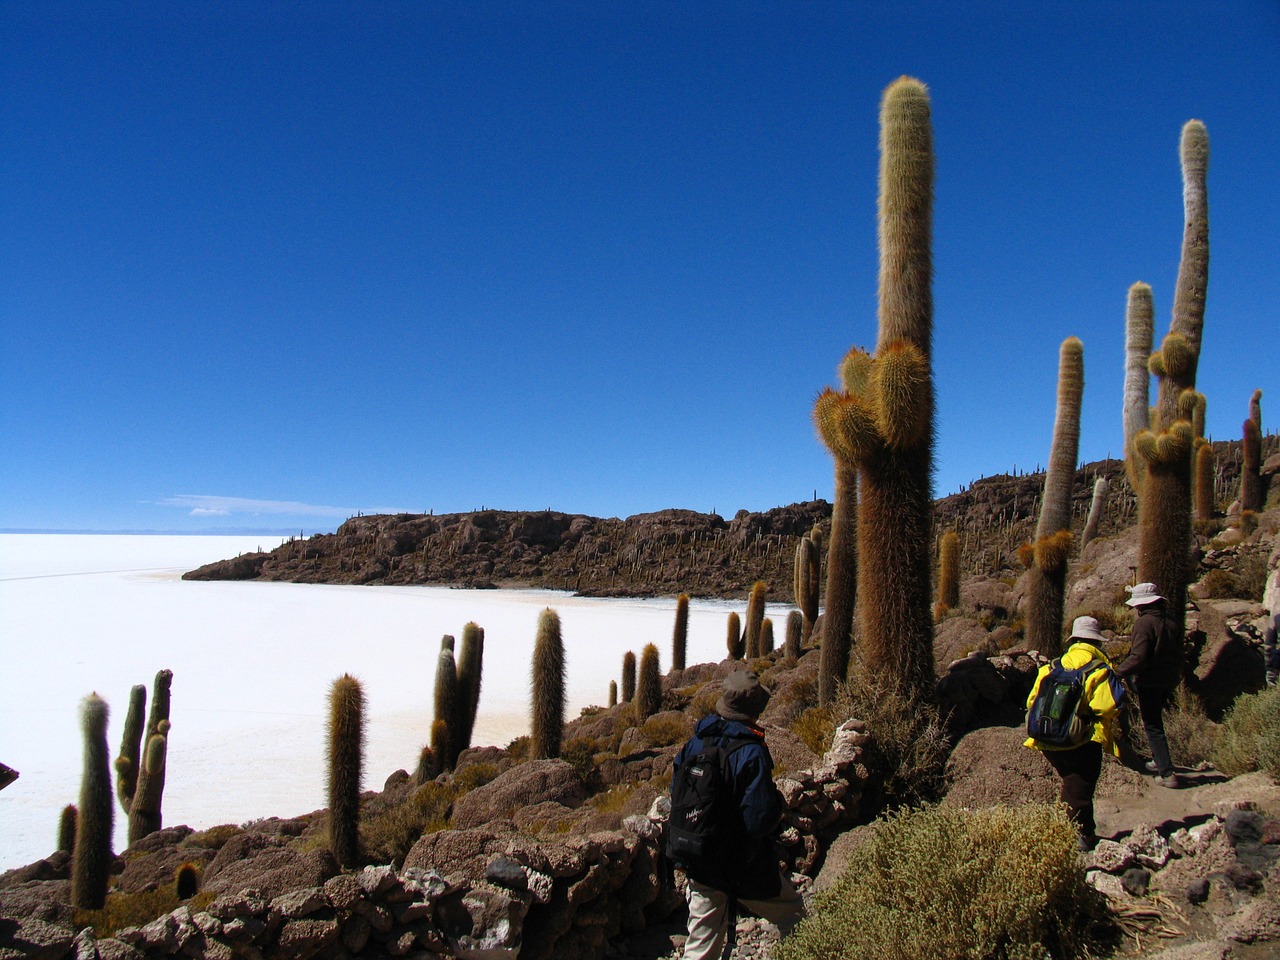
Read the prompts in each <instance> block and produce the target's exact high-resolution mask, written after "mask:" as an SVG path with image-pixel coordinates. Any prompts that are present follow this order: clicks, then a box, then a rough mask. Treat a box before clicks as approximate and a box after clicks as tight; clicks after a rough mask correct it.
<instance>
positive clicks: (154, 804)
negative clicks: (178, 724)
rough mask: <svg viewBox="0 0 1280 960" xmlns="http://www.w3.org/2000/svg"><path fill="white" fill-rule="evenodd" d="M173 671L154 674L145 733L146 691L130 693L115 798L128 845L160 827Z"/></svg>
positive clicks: (122, 736)
mask: <svg viewBox="0 0 1280 960" xmlns="http://www.w3.org/2000/svg"><path fill="white" fill-rule="evenodd" d="M172 683H173V671H172V670H160V671H158V672H157V673H156V675H155V679H154V681H153V683H152V687H151V713H150V715H149V716H148V717H147V723H146V728H145V733H144V729H143V725H142V714H143V712H144V710H145V709H146V704H147V688H146V687H144V686H142V684H138V685H137V686H135V687H134V688H133V689H132V690H131V691H130V693H129V709H128V712H127V713H126V714H125V721H124V732H123V734H122V735H121V738H120V755H119V756H118V757H116V763H115V766H116V797H117V798H118V799H119V801H120V806H121V807H122V808H123V809H124V812H125V814H126V815H127V816H128V818H129V843H130V845H132V844H134V843H136V842H137V841H139V840H141V839H142V838H143V837H145V836H146V835H147V834H149V833H154V832H155V831H157V830H159V829H160V827H161V826H162V825H163V816H162V813H161V803H162V800H163V797H164V780H165V766H166V760H167V758H168V749H169V727H170V724H169V688H170V686H171V685H172Z"/></svg>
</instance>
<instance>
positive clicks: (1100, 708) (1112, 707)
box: [1023, 640, 1124, 757]
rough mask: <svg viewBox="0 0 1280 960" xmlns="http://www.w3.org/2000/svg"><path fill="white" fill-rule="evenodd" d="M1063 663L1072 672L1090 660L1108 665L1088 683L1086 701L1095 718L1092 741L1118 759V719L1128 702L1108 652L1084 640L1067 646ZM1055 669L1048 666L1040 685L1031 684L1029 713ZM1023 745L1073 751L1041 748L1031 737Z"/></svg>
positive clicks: (1038, 679)
mask: <svg viewBox="0 0 1280 960" xmlns="http://www.w3.org/2000/svg"><path fill="white" fill-rule="evenodd" d="M1061 660H1062V665H1063V666H1064V667H1067V668H1068V669H1070V670H1079V669H1080V668H1081V667H1083V666H1085V665H1086V664H1088V663H1089V661H1090V660H1101V661H1102V662H1103V664H1105V667H1098V669H1096V670H1094V671H1093V673H1091V674H1089V675H1088V676H1087V677H1085V680H1084V694H1085V698H1086V702H1087V703H1088V705H1089V710H1090V712H1091V713H1092V714H1093V716H1094V721H1093V733H1092V735H1091V736H1090V738H1089V739H1091V740H1095V741H1097V742H1098V743H1100V744H1102V749H1103V750H1105V751H1107V752H1108V753H1110V754H1112V755H1113V756H1117V757H1118V756H1119V755H1120V748H1119V747H1117V746H1116V739H1115V725H1116V717H1117V716H1118V715H1119V713H1120V705H1121V704H1122V703H1123V702H1124V684H1122V683H1121V682H1120V679H1119V678H1118V677H1117V676H1116V675H1115V673H1114V672H1113V671H1112V670H1111V669H1109V668H1110V667H1111V661H1110V660H1108V659H1107V655H1106V654H1105V653H1103V652H1102V651H1101V650H1099V649H1098V648H1097V647H1095V646H1094V645H1093V644H1091V643H1087V642H1085V641H1084V640H1076V641H1074V642H1073V643H1072V644H1071V646H1069V647H1067V649H1066V652H1065V653H1063V654H1062V657H1061ZM1052 666H1053V664H1052V663H1046V664H1045V665H1044V666H1043V667H1041V668H1040V672H1039V673H1038V674H1036V682H1035V683H1033V684H1032V685H1031V694H1030V695H1029V696H1028V697H1027V709H1028V710H1030V709H1031V704H1032V702H1034V701H1035V698H1036V694H1037V693H1039V692H1040V684H1041V682H1042V681H1043V680H1044V678H1045V677H1046V676H1048V675H1049V670H1050V668H1051V667H1052ZM1023 746H1024V747H1031V748H1032V749H1033V750H1057V749H1071V748H1070V747H1045V746H1041V745H1040V744H1039V743H1037V742H1036V740H1035V738H1033V737H1028V738H1027V740H1026V742H1025V743H1023Z"/></svg>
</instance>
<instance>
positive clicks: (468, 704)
mask: <svg viewBox="0 0 1280 960" xmlns="http://www.w3.org/2000/svg"><path fill="white" fill-rule="evenodd" d="M483 673H484V628H483V627H481V626H479V625H478V624H476V623H468V624H467V625H466V626H464V627H463V628H462V650H461V651H460V652H459V655H458V708H457V709H458V714H457V717H456V720H455V724H456V726H457V728H458V740H457V746H458V751H459V753H461V752H462V751H463V750H465V749H467V747H469V746H471V736H472V734H473V733H474V731H475V727H476V714H477V713H478V712H479V710H480V679H481V675H482V674H483ZM454 761H455V762H456V761H457V757H455V758H454Z"/></svg>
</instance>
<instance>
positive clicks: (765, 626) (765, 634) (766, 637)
mask: <svg viewBox="0 0 1280 960" xmlns="http://www.w3.org/2000/svg"><path fill="white" fill-rule="evenodd" d="M771 653H773V621H772V620H771V619H769V618H768V617H765V618H764V620H762V621H761V622H760V649H759V651H757V656H761V657H767V656H768V655H769V654H771Z"/></svg>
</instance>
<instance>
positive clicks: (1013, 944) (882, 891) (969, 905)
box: [775, 804, 1105, 960]
mask: <svg viewBox="0 0 1280 960" xmlns="http://www.w3.org/2000/svg"><path fill="white" fill-rule="evenodd" d="M1100 900H1101V898H1100V896H1099V895H1098V894H1097V893H1096V892H1095V891H1094V890H1093V889H1092V888H1091V887H1090V886H1089V885H1088V884H1087V883H1086V882H1085V878H1084V870H1083V868H1082V866H1081V864H1080V860H1079V858H1078V856H1077V853H1076V830H1075V827H1074V826H1072V824H1071V822H1070V821H1069V820H1068V819H1067V816H1066V813H1065V811H1064V810H1063V809H1062V808H1061V807H1058V806H1048V805H1042V804H1027V805H1025V806H1021V807H1016V808H1008V807H995V808H992V809H988V810H980V811H964V810H957V809H952V808H944V807H926V808H924V809H920V810H914V811H905V812H903V813H900V814H897V815H894V816H890V817H889V818H887V819H886V820H883V821H881V822H880V823H878V824H877V829H876V831H875V833H874V835H873V836H872V837H871V839H869V840H868V841H867V842H866V843H864V844H863V845H862V846H861V847H859V848H858V849H857V850H855V851H854V853H853V855H852V856H851V858H850V861H849V864H848V866H847V867H846V869H845V872H844V874H843V875H842V876H841V877H840V879H839V880H837V881H836V883H835V884H834V885H832V887H831V888H830V889H828V890H826V891H824V892H823V893H821V894H819V895H818V896H817V897H816V898H815V900H814V905H813V911H812V913H811V915H810V916H809V917H808V918H806V919H805V920H804V921H802V922H801V924H800V926H799V927H797V928H796V931H795V933H793V934H792V935H791V936H790V937H789V938H788V939H786V940H784V941H783V942H782V944H781V945H780V946H779V948H778V950H777V952H776V953H775V956H776V957H777V958H778V960H889V958H892V960H939V958H944V957H945V958H953V957H954V958H969V960H1045V958H1046V956H1048V957H1053V958H1054V960H1066V958H1068V957H1076V956H1079V955H1080V954H1081V953H1083V952H1084V951H1086V950H1088V949H1089V946H1090V939H1091V933H1092V934H1093V935H1094V937H1096V933H1097V932H1098V931H1099V927H1098V925H1097V923H1096V922H1091V921H1097V920H1098V919H1099V918H1101V917H1102V916H1104V913H1105V908H1104V907H1103V906H1102V904H1101V902H1100Z"/></svg>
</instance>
